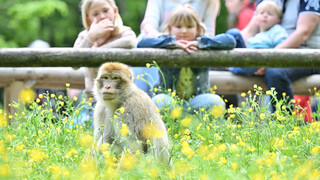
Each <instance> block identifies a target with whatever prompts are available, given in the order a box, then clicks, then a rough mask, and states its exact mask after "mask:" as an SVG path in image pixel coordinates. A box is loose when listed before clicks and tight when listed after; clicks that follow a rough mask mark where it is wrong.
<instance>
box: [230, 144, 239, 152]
mask: <svg viewBox="0 0 320 180" xmlns="http://www.w3.org/2000/svg"><path fill="white" fill-rule="evenodd" d="M230 151H231V152H233V153H234V152H237V151H238V146H237V145H235V144H232V145H231V146H230Z"/></svg>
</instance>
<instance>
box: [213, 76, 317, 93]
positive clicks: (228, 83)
mask: <svg viewBox="0 0 320 180" xmlns="http://www.w3.org/2000/svg"><path fill="white" fill-rule="evenodd" d="M209 76H210V86H211V87H214V85H216V86H217V90H216V92H217V93H218V94H225V95H227V94H237V93H241V92H247V91H248V90H254V88H253V86H254V85H255V84H256V85H258V86H260V87H262V88H263V90H264V91H266V90H267V86H266V85H265V82H264V78H263V77H261V76H245V75H234V74H232V73H231V72H229V71H210V73H209ZM314 87H317V89H319V88H320V74H314V75H311V76H307V77H304V78H301V79H299V80H298V81H295V82H294V83H292V88H293V90H294V93H295V94H298V95H313V94H314V93H313V94H312V93H311V92H310V90H313V88H314Z"/></svg>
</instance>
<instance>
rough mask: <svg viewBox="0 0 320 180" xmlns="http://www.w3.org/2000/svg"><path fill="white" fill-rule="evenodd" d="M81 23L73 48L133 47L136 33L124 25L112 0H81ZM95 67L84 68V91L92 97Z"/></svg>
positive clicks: (95, 73) (95, 74)
mask: <svg viewBox="0 0 320 180" xmlns="http://www.w3.org/2000/svg"><path fill="white" fill-rule="evenodd" d="M81 16H82V23H83V26H84V27H85V30H84V31H82V32H80V33H79V35H78V38H77V40H76V41H75V43H74V47H75V48H133V47H135V46H136V35H135V33H134V32H133V31H132V30H131V28H130V27H127V26H124V25H123V23H122V19H121V17H120V15H119V12H118V7H117V6H116V4H115V1H114V0H83V1H82V3H81ZM96 76H97V68H86V74H85V92H86V95H87V97H92V87H93V81H94V78H95V77H96Z"/></svg>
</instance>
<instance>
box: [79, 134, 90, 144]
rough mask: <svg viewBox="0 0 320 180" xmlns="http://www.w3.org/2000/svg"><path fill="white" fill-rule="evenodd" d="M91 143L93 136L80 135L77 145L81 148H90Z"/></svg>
mask: <svg viewBox="0 0 320 180" xmlns="http://www.w3.org/2000/svg"><path fill="white" fill-rule="evenodd" d="M92 143H93V136H91V135H90V134H86V133H85V134H81V135H80V137H79V144H80V146H81V147H91V146H92Z"/></svg>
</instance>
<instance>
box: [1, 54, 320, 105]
mask: <svg viewBox="0 0 320 180" xmlns="http://www.w3.org/2000/svg"><path fill="white" fill-rule="evenodd" d="M109 61H116V62H123V63H126V64H128V65H131V66H143V67H144V66H146V63H152V62H153V61H156V62H157V64H158V65H159V66H160V67H179V66H189V67H229V66H233V67H294V68H307V67H313V68H320V51H319V50H315V49H281V50H276V49H234V50H210V51H209V50H203V51H195V52H193V53H191V54H188V53H186V52H185V51H182V50H179V49H178V50H167V49H152V48H146V49H116V48H114V49H91V48H82V49H74V48H46V49H33V48H3V49H0V67H2V68H0V87H4V88H5V102H4V104H8V103H9V102H12V101H16V100H17V98H18V94H19V91H20V90H21V89H22V88H24V87H26V86H32V87H33V88H45V89H51V88H54V89H64V88H65V83H67V82H68V83H70V84H71V87H72V88H79V89H83V88H84V80H83V79H84V69H83V68H80V69H78V70H75V69H73V68H71V67H85V66H87V67H98V66H99V65H100V64H102V63H104V62H109ZM210 83H211V86H213V85H217V87H218V90H217V93H219V94H234V93H239V92H246V91H247V90H249V89H252V87H253V85H254V84H257V85H260V86H262V87H264V88H266V87H265V85H264V81H263V78H262V77H254V76H240V75H233V74H232V73H230V72H227V71H211V72H210ZM319 86H320V75H312V76H309V77H306V78H302V79H300V80H299V81H297V82H295V83H293V88H294V91H295V93H296V94H309V89H313V87H318V88H319Z"/></svg>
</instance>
